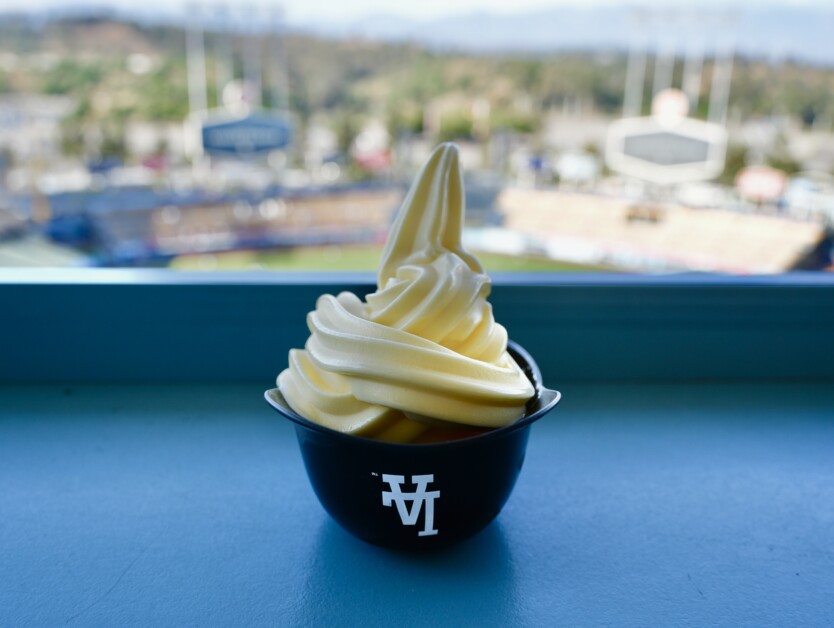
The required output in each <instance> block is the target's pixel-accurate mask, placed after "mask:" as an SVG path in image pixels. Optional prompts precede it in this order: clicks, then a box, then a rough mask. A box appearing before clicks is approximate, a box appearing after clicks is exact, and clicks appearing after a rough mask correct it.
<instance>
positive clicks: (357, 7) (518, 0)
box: [0, 0, 828, 23]
mask: <svg viewBox="0 0 834 628" xmlns="http://www.w3.org/2000/svg"><path fill="white" fill-rule="evenodd" d="M189 4H190V2H189V1H188V0H90V1H85V0H81V1H74V2H68V1H66V0H0V11H4V10H26V11H31V10H34V11H39V10H44V9H64V10H66V9H72V8H77V7H78V6H94V7H109V8H115V9H119V10H128V11H131V12H133V11H136V12H139V13H142V14H144V15H147V14H149V13H153V12H154V11H158V12H160V13H164V14H166V15H170V14H172V13H175V12H176V13H182V12H183V10H184V9H185V7H186V6H187V5H189ZM201 4H203V5H204V6H209V7H214V6H216V5H218V4H220V2H219V0H201ZM225 4H226V5H228V6H236V7H241V6H242V5H243V3H242V2H234V1H233V0H225ZM248 4H250V5H258V6H275V5H276V4H279V5H282V6H283V7H284V11H285V15H286V17H287V19H288V21H289V22H291V23H309V22H311V21H319V20H326V21H342V20H356V19H360V18H361V17H363V16H365V15H373V14H385V15H391V16H394V17H402V18H408V19H412V20H431V19H434V18H438V17H445V16H449V15H454V14H465V13H471V12H473V11H483V12H490V13H524V12H529V11H534V10H537V9H546V8H552V7H555V6H565V5H568V6H589V5H597V6H599V5H606V4H610V5H619V6H623V5H651V6H666V7H670V6H674V5H677V6H694V5H697V6H699V7H704V6H705V5H706V6H715V7H733V8H741V9H743V8H744V7H745V6H753V5H754V4H755V5H761V4H764V3H763V2H754V1H752V0H699V1H698V2H693V1H692V0H684V1H675V0H671V1H670V0H637V1H634V0H453V1H450V0H411V1H410V2H392V1H391V0H284V1H283V2H280V3H276V2H269V1H267V0H250V2H249V3H248ZM772 4H778V5H781V6H790V5H796V6H826V5H827V4H828V3H827V2H826V0H783V1H781V2H773V3H772Z"/></svg>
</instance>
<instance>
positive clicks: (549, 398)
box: [265, 342, 561, 550]
mask: <svg viewBox="0 0 834 628" xmlns="http://www.w3.org/2000/svg"><path fill="white" fill-rule="evenodd" d="M507 349H508V351H509V352H510V354H511V355H512V357H513V358H514V359H515V360H516V362H517V363H518V365H519V366H520V367H521V369H522V370H523V371H524V373H525V374H526V375H527V377H528V379H529V380H530V382H531V383H532V384H533V386H534V388H535V390H536V394H535V395H534V396H533V397H532V398H531V399H530V400H529V401H528V402H527V405H526V408H525V413H524V416H522V417H521V418H520V419H518V420H517V421H515V422H513V423H511V424H509V425H506V426H504V427H500V428H496V429H492V430H488V431H485V432H482V433H480V434H477V435H475V436H469V437H466V438H462V439H458V440H448V441H442V442H436V443H422V444H402V443H389V442H383V441H378V440H372V439H369V438H364V437H360V436H354V435H352V434H345V433H342V432H337V431H335V430H332V429H329V428H327V427H324V426H321V425H318V424H317V423H313V422H312V421H309V420H307V419H305V418H303V417H301V416H299V415H298V414H296V413H295V412H294V411H293V410H292V409H291V408H290V407H289V405H288V404H287V402H286V401H285V400H284V397H283V395H282V394H281V391H280V389H278V388H274V389H272V390H268V391H266V393H265V397H266V400H267V402H268V403H269V404H270V405H271V406H272V407H273V408H275V410H277V411H278V412H279V413H280V414H282V415H283V416H284V417H286V418H287V419H289V420H290V421H292V422H293V423H294V424H295V431H296V435H297V437H298V443H299V446H300V448H301V455H302V458H303V459H304V465H305V467H306V469H307V474H308V476H309V478H310V483H311V485H312V487H313V490H314V491H315V494H316V496H317V497H318V499H319V501H320V502H321V504H322V506H323V507H324V509H325V510H326V511H327V512H328V513H329V514H330V516H332V517H333V519H335V520H336V522H337V523H339V524H340V525H341V526H342V527H343V528H344V529H346V530H347V531H348V532H350V533H352V534H353V535H355V536H357V537H359V538H360V539H362V540H364V541H367V542H369V543H373V544H376V545H381V546H384V547H389V548H394V549H401V550H424V549H426V550H428V549H433V548H440V547H444V546H448V545H451V544H453V543H456V542H458V541H461V540H463V539H465V538H467V537H469V536H472V535H473V534H475V533H477V532H479V531H480V530H482V529H483V528H484V527H486V526H487V525H488V524H489V523H490V522H491V521H492V520H493V519H494V518H495V517H496V516H497V515H498V513H499V512H500V511H501V509H502V507H503V506H504V504H505V503H506V501H507V499H508V498H509V496H510V493H511V492H512V490H513V487H514V486H515V482H516V479H517V477H518V474H519V472H520V471H521V466H522V463H523V462H524V454H525V451H526V448H527V438H528V436H529V432H530V426H531V425H532V424H533V422H535V421H537V420H538V419H540V418H542V417H543V416H544V415H545V414H546V413H547V412H548V411H550V410H551V409H552V408H553V407H554V406H555V405H556V404H557V403H558V402H559V399H560V397H561V395H560V393H558V392H556V391H554V390H549V389H547V388H545V387H544V386H543V384H542V378H541V373H540V372H539V369H538V367H537V366H536V363H535V362H534V361H533V359H532V358H531V357H530V355H529V354H528V353H527V352H526V351H525V350H524V349H522V348H521V347H520V346H519V345H518V344H516V343H514V342H510V343H509V345H508V347H507Z"/></svg>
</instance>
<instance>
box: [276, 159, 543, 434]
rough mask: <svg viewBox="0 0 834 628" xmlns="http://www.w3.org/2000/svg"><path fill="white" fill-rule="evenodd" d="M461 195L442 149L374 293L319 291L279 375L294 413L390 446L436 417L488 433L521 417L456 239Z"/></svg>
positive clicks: (515, 390)
mask: <svg viewBox="0 0 834 628" xmlns="http://www.w3.org/2000/svg"><path fill="white" fill-rule="evenodd" d="M463 198H464V197H463V176H462V172H461V168H460V163H459V157H458V151H457V148H456V147H455V146H454V145H453V144H443V145H441V146H439V147H438V148H437V149H436V150H435V151H434V153H433V154H432V155H431V157H430V158H429V160H428V162H427V163H426V165H425V166H424V167H423V169H422V171H421V172H420V174H419V175H418V176H417V179H416V180H415V182H414V184H413V185H412V187H411V190H410V191H409V193H408V195H407V196H406V198H405V201H404V202H403V206H402V208H401V209H400V212H399V214H398V216H397V219H396V221H395V223H394V225H393V227H392V230H391V233H390V235H389V237H388V242H387V243H386V246H385V250H384V252H383V255H382V261H381V263H380V268H379V273H378V277H377V283H378V288H377V291H376V292H374V293H373V294H370V295H368V297H367V299H366V301H364V302H363V301H362V300H361V299H359V297H357V296H356V295H354V294H351V293H349V292H343V293H341V294H339V295H338V296H336V297H334V296H332V295H324V296H322V297H320V298H319V300H318V302H317V303H316V309H315V311H313V312H310V314H309V315H308V316H307V326H308V327H309V329H310V338H309V340H308V341H307V344H306V346H305V348H304V350H299V349H293V350H291V351H290V356H289V367H288V368H287V369H286V370H284V371H283V372H282V373H281V374H280V375H279V376H278V386H279V388H280V389H281V393H282V394H283V395H284V398H285V399H286V400H287V402H288V403H289V404H290V406H291V407H292V408H293V409H294V410H295V411H296V412H297V413H298V414H300V415H301V416H303V417H305V418H307V419H309V420H311V421H314V422H316V423H319V424H321V425H324V426H326V427H329V428H332V429H334V430H338V431H340V432H348V433H353V434H357V435H362V436H368V437H371V438H378V439H380V440H387V441H395V442H409V441H413V440H415V439H418V438H419V437H420V435H421V434H423V432H425V431H426V430H427V429H428V426H429V425H432V424H435V425H437V424H438V423H439V422H440V424H442V422H449V423H450V424H451V425H454V424H464V425H469V426H477V427H483V428H494V427H501V426H503V425H507V424H509V423H512V422H513V421H515V420H516V419H518V418H520V417H521V416H522V415H523V414H524V408H525V404H526V402H527V400H528V399H530V397H532V396H533V394H534V390H533V387H532V385H531V384H530V381H529V380H528V379H527V377H526V376H525V375H524V373H523V372H522V371H521V369H520V368H519V367H518V365H517V364H516V363H515V360H513V358H512V357H511V356H510V355H509V354H508V353H507V332H506V330H505V329H504V328H503V327H502V326H501V325H499V324H498V323H496V322H495V320H494V318H493V316H492V307H491V306H490V304H489V303H488V302H487V300H486V299H487V296H489V292H490V280H489V277H488V276H487V275H486V274H485V273H484V271H483V268H482V267H481V265H480V263H479V262H478V260H476V259H475V258H474V257H473V256H472V255H470V254H469V253H467V252H466V251H465V250H464V249H463V247H462V245H461V231H462V228H463V215H464V200H463Z"/></svg>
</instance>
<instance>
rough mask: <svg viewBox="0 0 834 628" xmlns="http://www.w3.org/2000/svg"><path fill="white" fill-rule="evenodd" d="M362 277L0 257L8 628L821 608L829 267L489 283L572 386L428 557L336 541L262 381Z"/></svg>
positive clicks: (830, 531)
mask: <svg viewBox="0 0 834 628" xmlns="http://www.w3.org/2000/svg"><path fill="white" fill-rule="evenodd" d="M372 284H373V277H371V276H369V275H343V276H341V275H275V274H246V275H188V274H175V273H169V272H159V271H100V270H95V271H70V272H66V271H61V272H52V271H37V272H36V271H31V272H28V271H27V272H20V271H14V272H11V271H0V329H2V333H3V346H2V349H0V625H2V626H6V625H8V626H24V625H25V626H30V625H32V626H37V625H44V626H53V625H70V626H72V625H76V626H90V625H119V626H123V625H128V626H132V625H136V626H147V625H171V626H180V625H246V626H275V625H279V626H284V625H287V626H296V625H311V626H319V625H321V626H330V625H368V626H377V625H403V626H417V625H465V626H470V625H477V626H481V625H484V626H487V625H494V626H558V625H567V626H580V625H608V624H613V625H646V626H670V625H699V626H700V625H722V626H742V625H750V626H761V625H807V626H811V625H814V626H817V625H819V626H821V625H829V624H830V622H831V618H832V613H834V605H832V601H831V599H832V598H831V586H830V584H831V583H832V582H834V525H832V523H833V522H834V455H832V452H834V359H832V358H833V357H834V281H832V278H831V277H829V276H826V275H806V274H796V275H786V276H779V277H742V278H738V277H713V276H682V277H677V276H676V277H623V276H603V275H597V276H587V275H582V276H563V275H558V276H544V275H531V276H506V277H496V278H495V289H494V296H493V298H492V302H493V304H494V308H495V312H496V318H497V319H498V320H499V321H501V322H502V323H504V324H505V325H506V326H507V328H508V329H509V331H510V335H511V336H512V337H513V338H515V339H516V340H518V341H519V342H521V343H522V344H523V345H525V346H526V347H527V348H528V349H529V350H530V351H531V352H532V353H533V355H534V356H535V357H536V359H537V360H538V362H539V364H540V366H541V367H542V370H543V372H544V375H545V378H546V380H547V382H548V383H549V384H550V385H551V386H554V387H556V388H559V389H560V390H561V391H562V392H563V393H564V399H563V402H562V403H561V404H560V405H559V406H558V407H557V408H556V410H554V411H553V412H552V413H551V414H550V415H548V416H547V417H546V418H545V419H543V420H542V421H540V422H538V423H537V424H536V425H535V426H534V427H533V429H532V433H531V437H530V444H529V447H528V450H527V457H526V460H525V464H524V469H523V470H522V473H521V475H520V477H519V480H518V484H517V486H516V489H515V492H514V493H513V495H512V497H511V498H510V501H509V503H508V504H507V506H506V508H505V509H504V511H503V512H502V513H501V515H500V516H499V517H498V519H497V520H496V521H495V522H494V523H493V524H491V525H490V526H489V527H488V528H487V529H486V530H485V531H484V532H482V533H481V534H479V535H478V536H476V537H474V538H473V539H471V540H470V541H467V542H465V543H463V544H461V545H460V546H457V547H455V548H452V549H450V550H448V551H444V552H440V553H437V554H432V555H413V554H400V553H396V552H388V551H385V550H382V549H379V548H376V547H372V546H369V545H366V544H364V543H362V542H361V541H358V540H355V539H354V538H352V537H350V536H349V535H348V534H347V533H345V532H343V531H341V530H340V529H339V528H338V526H337V525H336V524H335V523H333V522H332V521H331V520H330V519H329V518H328V516H327V515H326V513H325V512H324V511H323V510H322V508H321V507H320V506H319V504H318V502H317V501H316V498H315V496H314V495H313V493H312V490H311V489H310V487H309V484H308V482H307V478H306V476H305V472H304V468H303V464H302V461H301V459H300V456H299V453H298V449H297V446H296V443H295V437H294V433H293V429H292V427H291V425H290V424H288V423H286V422H284V421H282V420H281V419H280V418H279V417H278V415H277V414H276V413H274V412H272V411H271V410H270V409H269V408H268V407H267V406H266V404H265V403H264V401H263V399H262V396H261V393H262V391H263V389H265V388H267V387H270V386H271V385H272V382H273V379H274V377H275V375H276V374H277V372H278V371H279V370H280V369H282V368H283V367H284V366H285V364H286V352H287V350H288V349H289V348H290V347H293V346H302V345H303V343H304V341H305V339H306V337H307V329H306V327H305V324H304V317H305V314H306V313H307V311H309V310H310V309H312V308H313V306H314V303H315V299H316V297H317V296H318V295H319V294H320V293H322V292H338V291H340V290H345V289H348V290H353V291H356V292H359V293H362V292H366V291H368V290H369V289H370V288H371V286H372Z"/></svg>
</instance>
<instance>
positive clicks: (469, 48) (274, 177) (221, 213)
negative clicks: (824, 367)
mask: <svg viewBox="0 0 834 628" xmlns="http://www.w3.org/2000/svg"><path fill="white" fill-rule="evenodd" d="M430 4H431V3H430ZM363 6H364V5H358V8H356V9H355V13H356V14H355V15H353V14H350V13H343V14H340V15H337V16H331V18H330V19H321V20H315V19H314V17H312V16H311V15H308V14H303V15H304V17H303V19H302V18H298V19H296V18H294V17H293V15H294V14H293V11H294V5H293V3H292V2H290V3H287V4H286V5H279V4H272V3H253V4H250V5H246V6H242V5H237V4H232V3H206V2H200V3H191V4H188V5H176V4H174V5H166V7H167V8H166V9H165V10H163V9H162V8H161V7H157V6H155V5H153V3H151V4H150V5H149V6H143V7H134V6H132V5H130V4H127V3H122V4H113V5H111V6H109V7H105V8H101V7H99V8H84V7H82V8H79V7H76V6H74V7H73V8H72V9H71V10H70V9H66V8H65V7H62V6H61V5H58V4H49V3H44V4H43V5H42V6H41V5H40V4H38V3H35V5H32V6H30V7H29V8H28V9H24V8H21V6H19V5H14V4H13V3H7V5H5V6H4V5H3V4H1V3H0V266H102V267H106V266H162V267H169V268H172V269H188V270H215V269H220V270H223V269H244V268H245V269H251V268H261V269H282V270H305V269H306V270H372V269H373V268H375V266H376V262H377V259H378V256H379V251H380V245H381V242H383V241H384V238H385V234H386V232H387V228H388V225H389V224H390V221H391V219H392V213H393V212H394V211H395V210H396V208H397V206H398V204H399V202H400V200H401V198H402V196H403V194H404V192H405V190H406V189H407V185H408V182H409V181H410V179H411V177H413V175H414V174H415V172H416V169H417V168H419V166H420V164H421V162H422V161H423V160H424V159H425V157H426V156H427V155H428V153H429V151H430V150H431V149H432V147H433V146H434V145H435V144H436V143H438V142H440V141H455V142H457V143H458V144H459V146H460V147H461V152H462V157H463V160H464V165H465V168H466V171H467V204H468V224H467V232H466V242H467V244H468V246H469V247H470V248H472V249H473V250H475V251H477V252H478V253H479V255H481V256H482V257H483V259H484V261H485V265H486V266H487V268H488V270H492V271H498V270H520V271H559V270H597V269H606V270H618V271H624V272H675V271H709V272H727V273H778V272H784V271H789V270H793V269H817V270H831V269H832V224H834V126H833V125H834V44H832V40H831V38H830V27H829V30H828V31H826V26H825V25H826V24H829V25H830V24H831V23H834V12H832V10H831V9H829V8H827V7H826V6H825V5H824V4H819V5H815V4H813V3H807V4H802V5H796V4H791V3H786V4H784V5H779V4H769V5H767V6H766V7H759V8H754V7H748V6H746V5H741V4H732V3H727V4H724V5H722V4H711V5H709V7H707V8H692V7H690V8H677V9H674V10H671V9H669V8H664V5H661V4H648V5H645V6H642V7H638V8H635V7H634V6H631V5H629V6H625V5H621V4H618V3H615V2H613V3H605V4H602V5H594V6H592V7H589V8H580V7H579V5H577V4H571V3H567V4H560V5H558V6H556V7H554V8H546V9H545V8H542V7H532V6H526V5H519V8H517V9H516V10H515V12H512V13H508V12H506V11H505V12H503V13H502V12H501V11H498V10H497V9H496V10H491V9H489V7H488V8H487V9H486V10H484V11H480V12H474V10H472V11H473V12H469V13H468V12H467V11H468V9H466V8H465V7H464V8H463V9H460V10H459V12H458V13H457V14H442V15H441V14H439V13H438V14H431V15H426V16H423V17H422V18H420V17H415V16H413V15H399V16H398V15H379V14H374V13H373V12H372V11H371V12H370V13H368V11H370V9H369V8H368V7H365V8H364V9H362V7H363ZM462 6H463V5H462ZM371 8H372V7H371ZM361 10H365V11H366V13H363V14H361V15H360V13H361ZM302 13H303V12H302Z"/></svg>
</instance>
